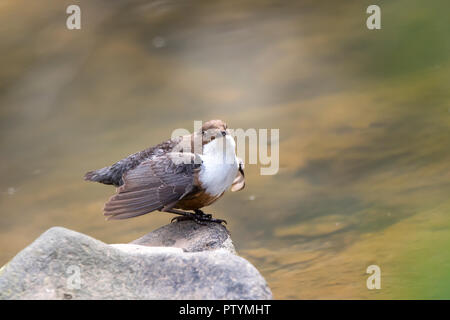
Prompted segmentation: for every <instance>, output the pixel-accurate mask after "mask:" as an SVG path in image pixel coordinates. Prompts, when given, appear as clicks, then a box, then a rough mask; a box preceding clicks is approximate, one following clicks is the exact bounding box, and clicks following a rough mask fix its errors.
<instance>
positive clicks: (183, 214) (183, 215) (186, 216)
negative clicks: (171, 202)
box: [164, 209, 197, 223]
mask: <svg viewBox="0 0 450 320" xmlns="http://www.w3.org/2000/svg"><path fill="white" fill-rule="evenodd" d="M164 212H169V213H175V214H179V215H181V217H174V218H172V220H170V222H171V223H172V222H174V221H184V220H194V221H195V220H196V219H195V218H196V217H195V214H194V213H192V212H189V211H182V210H177V209H166V210H164ZM195 222H197V221H195Z"/></svg>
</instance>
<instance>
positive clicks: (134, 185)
mask: <svg viewBox="0 0 450 320" xmlns="http://www.w3.org/2000/svg"><path fill="white" fill-rule="evenodd" d="M200 166H201V159H199V157H198V155H194V154H193V153H178V152H177V153H175V152H173V153H167V154H164V155H160V156H154V157H152V158H150V159H147V160H145V161H143V162H142V163H140V164H139V165H138V166H137V167H136V168H134V169H132V170H129V171H127V172H126V173H125V174H124V175H123V182H124V183H123V185H122V186H120V187H119V188H118V189H117V193H116V195H114V196H113V197H111V199H110V200H109V201H108V202H107V203H106V204H105V208H104V214H105V215H106V216H108V219H127V218H131V217H136V216H139V215H143V214H146V213H149V212H151V211H154V210H161V209H162V208H164V207H170V206H172V205H174V204H175V203H176V202H178V201H179V200H180V199H182V198H183V197H185V196H186V195H188V194H190V193H192V192H193V191H195V190H196V186H195V174H196V173H197V172H198V171H199V170H200Z"/></svg>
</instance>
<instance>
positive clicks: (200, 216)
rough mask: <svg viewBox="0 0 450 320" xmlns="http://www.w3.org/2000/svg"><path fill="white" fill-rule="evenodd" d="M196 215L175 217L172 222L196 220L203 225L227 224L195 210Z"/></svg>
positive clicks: (185, 214)
mask: <svg viewBox="0 0 450 320" xmlns="http://www.w3.org/2000/svg"><path fill="white" fill-rule="evenodd" d="M194 211H195V213H191V212H184V213H183V215H182V216H180V217H174V218H172V220H171V221H170V222H171V223H172V222H174V221H176V222H179V221H186V220H194V221H195V222H196V223H198V224H201V225H206V222H216V223H220V224H221V223H222V222H223V223H225V224H227V221H226V220H223V219H216V218H213V217H212V215H211V214H206V213H204V212H203V211H201V210H198V209H197V210H194ZM178 214H180V213H178Z"/></svg>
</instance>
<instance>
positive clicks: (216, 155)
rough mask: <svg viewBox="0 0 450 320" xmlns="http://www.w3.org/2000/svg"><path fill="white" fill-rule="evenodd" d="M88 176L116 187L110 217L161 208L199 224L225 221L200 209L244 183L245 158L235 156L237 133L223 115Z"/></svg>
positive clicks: (109, 204)
mask: <svg viewBox="0 0 450 320" xmlns="http://www.w3.org/2000/svg"><path fill="white" fill-rule="evenodd" d="M196 143H198V148H195V146H196ZM196 149H198V151H197V150H196ZM84 179H85V180H89V181H96V182H100V183H104V184H108V185H114V186H116V187H117V190H116V194H115V195H114V196H112V197H111V198H110V199H109V201H108V202H107V203H106V204H105V207H104V215H105V216H107V217H108V219H127V218H132V217H136V216H140V215H143V214H146V213H149V212H152V211H155V210H159V211H162V212H170V213H174V214H178V215H181V217H176V218H174V219H172V221H173V220H177V221H178V220H185V219H192V220H194V221H195V222H197V223H199V224H204V223H205V222H207V221H211V222H218V223H222V222H225V223H226V221H225V220H222V219H215V218H213V217H212V215H211V214H205V213H204V212H203V211H202V210H200V209H201V208H203V207H205V206H208V205H210V204H212V203H214V202H215V201H217V200H218V199H219V198H220V197H221V196H222V195H223V194H224V193H225V191H226V190H227V189H228V188H230V187H231V191H233V192H234V191H239V190H241V189H243V188H244V186H245V179H244V163H243V161H242V160H241V159H239V158H238V157H237V156H236V153H235V142H234V139H233V137H231V135H230V133H229V131H228V129H227V125H226V123H225V122H223V121H222V120H211V121H208V122H206V123H204V124H203V126H202V128H201V131H199V132H194V133H192V134H189V135H186V136H179V137H177V138H173V139H170V140H167V141H165V142H162V143H160V144H158V145H156V146H154V147H150V148H148V149H145V150H143V151H140V152H137V153H135V154H132V155H130V156H128V157H127V158H124V159H122V160H120V161H118V162H117V163H115V164H113V165H111V166H109V167H105V168H102V169H99V170H95V171H90V172H88V173H86V175H85V176H84ZM179 209H182V210H179ZM183 210H192V211H194V212H188V211H183Z"/></svg>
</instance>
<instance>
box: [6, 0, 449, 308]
mask: <svg viewBox="0 0 450 320" xmlns="http://www.w3.org/2000/svg"><path fill="white" fill-rule="evenodd" d="M68 4H69V3H64V2H61V1H57V0H54V1H47V0H40V1H24V0H2V1H1V3H0V21H1V22H0V53H1V57H0V148H1V156H0V157H1V162H0V173H1V177H2V179H1V180H0V192H1V193H0V221H1V222H0V248H1V250H0V264H4V263H6V262H7V261H8V260H9V259H11V258H12V257H13V256H14V255H15V254H16V253H17V252H18V251H20V250H21V249H22V248H24V247H25V246H27V245H28V244H29V243H30V242H31V241H33V240H34V239H35V238H36V237H38V236H39V235H40V234H41V233H42V232H44V231H45V230H46V229H48V228H50V227H52V226H56V225H58V226H64V227H67V228H71V229H74V230H76V231H79V232H83V233H86V234H88V235H90V236H93V237H95V238H98V239H100V240H102V241H104V242H107V243H120V242H127V241H131V240H134V239H136V238H137V237H139V236H141V235H143V234H145V233H147V232H149V231H151V230H153V229H156V228H158V227H159V226H162V225H164V224H167V223H168V222H169V221H170V219H171V218H172V215H170V214H167V213H159V212H155V213H152V214H149V215H144V216H141V217H138V218H135V219H130V220H124V221H105V219H104V217H103V216H102V206H103V203H104V202H105V201H106V200H107V199H108V198H109V196H111V195H112V194H113V193H114V188H112V187H109V186H103V185H100V184H94V183H87V182H85V181H83V179H82V177H83V174H84V173H85V172H86V171H88V170H91V169H96V168H100V167H103V166H105V165H109V164H112V163H113V162H115V161H117V160H119V159H121V158H123V157H125V156H127V155H128V154H131V153H134V152H136V151H139V150H142V149H144V148H145V147H147V146H151V145H154V144H156V143H159V142H161V141H163V140H165V139H167V138H168V137H169V136H170V135H171V133H172V130H173V129H175V128H186V129H189V130H192V129H193V121H194V120H209V119H214V118H219V119H223V120H225V121H226V122H227V123H228V125H229V127H231V128H244V129H247V128H255V129H262V128H268V129H271V128H275V129H279V130H280V138H279V142H278V146H279V155H280V170H279V172H278V173H277V174H276V175H270V176H262V175H260V165H251V164H248V163H247V164H246V181H247V185H246V188H245V189H244V190H243V191H241V192H238V193H227V194H226V195H225V197H224V198H222V199H221V200H220V201H219V202H217V203H216V204H214V205H212V206H211V207H209V208H207V210H205V211H206V212H209V213H213V214H214V216H217V217H220V218H224V219H227V220H228V228H229V229H230V231H231V234H232V238H233V241H234V243H235V245H236V247H237V250H238V252H239V254H240V255H242V256H243V257H245V258H247V259H248V260H250V261H251V262H252V263H253V264H254V265H255V266H256V267H257V268H258V269H259V270H260V271H261V273H262V274H263V276H264V277H265V278H266V279H267V281H268V283H269V286H270V287H271V289H272V291H273V293H274V296H275V298H278V299H304V298H310V299H324V298H336V299H347V298H372V299H378V298H382V299H398V298H404V299H408V298H450V272H449V270H450V250H449V245H450V200H449V195H450V170H449V168H450V165H449V164H450V148H449V146H450V130H449V125H450V104H449V101H450V99H449V92H450V90H449V83H450V63H449V62H450V60H449V58H450V54H449V53H450V51H449V50H450V37H449V31H450V26H449V23H448V12H449V9H450V6H449V5H448V1H433V2H432V3H430V2H428V3H425V2H423V1H419V0H414V1H406V0H398V1H381V2H380V4H379V5H380V7H381V10H382V11H381V12H382V16H381V18H382V20H381V21H382V29H381V30H368V29H367V28H366V18H367V17H368V14H366V8H367V7H368V6H369V5H370V4H372V3H371V2H369V1H359V0H358V1H356V0H354V1H345V2H344V1H342V2H340V3H339V4H338V3H337V2H335V1H313V0H310V1H267V0H259V1H256V0H254V1H251V0H249V1H233V0H223V1H171V0H166V1H164V0H163V1H143V0H133V1H125V0H116V1H107V0H102V1H100V0H98V1H88V0H81V1H77V4H79V5H80V7H81V11H82V15H81V18H82V22H81V23H82V28H81V30H67V28H66V18H67V16H68V15H67V14H66V13H65V10H66V7H67V5H68ZM274 143H277V142H276V141H275V142H274ZM369 265H378V266H379V267H380V269H381V289H380V290H368V289H367V287H366V280H367V278H368V276H369V275H368V274H366V268H367V267H368V266H369Z"/></svg>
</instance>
